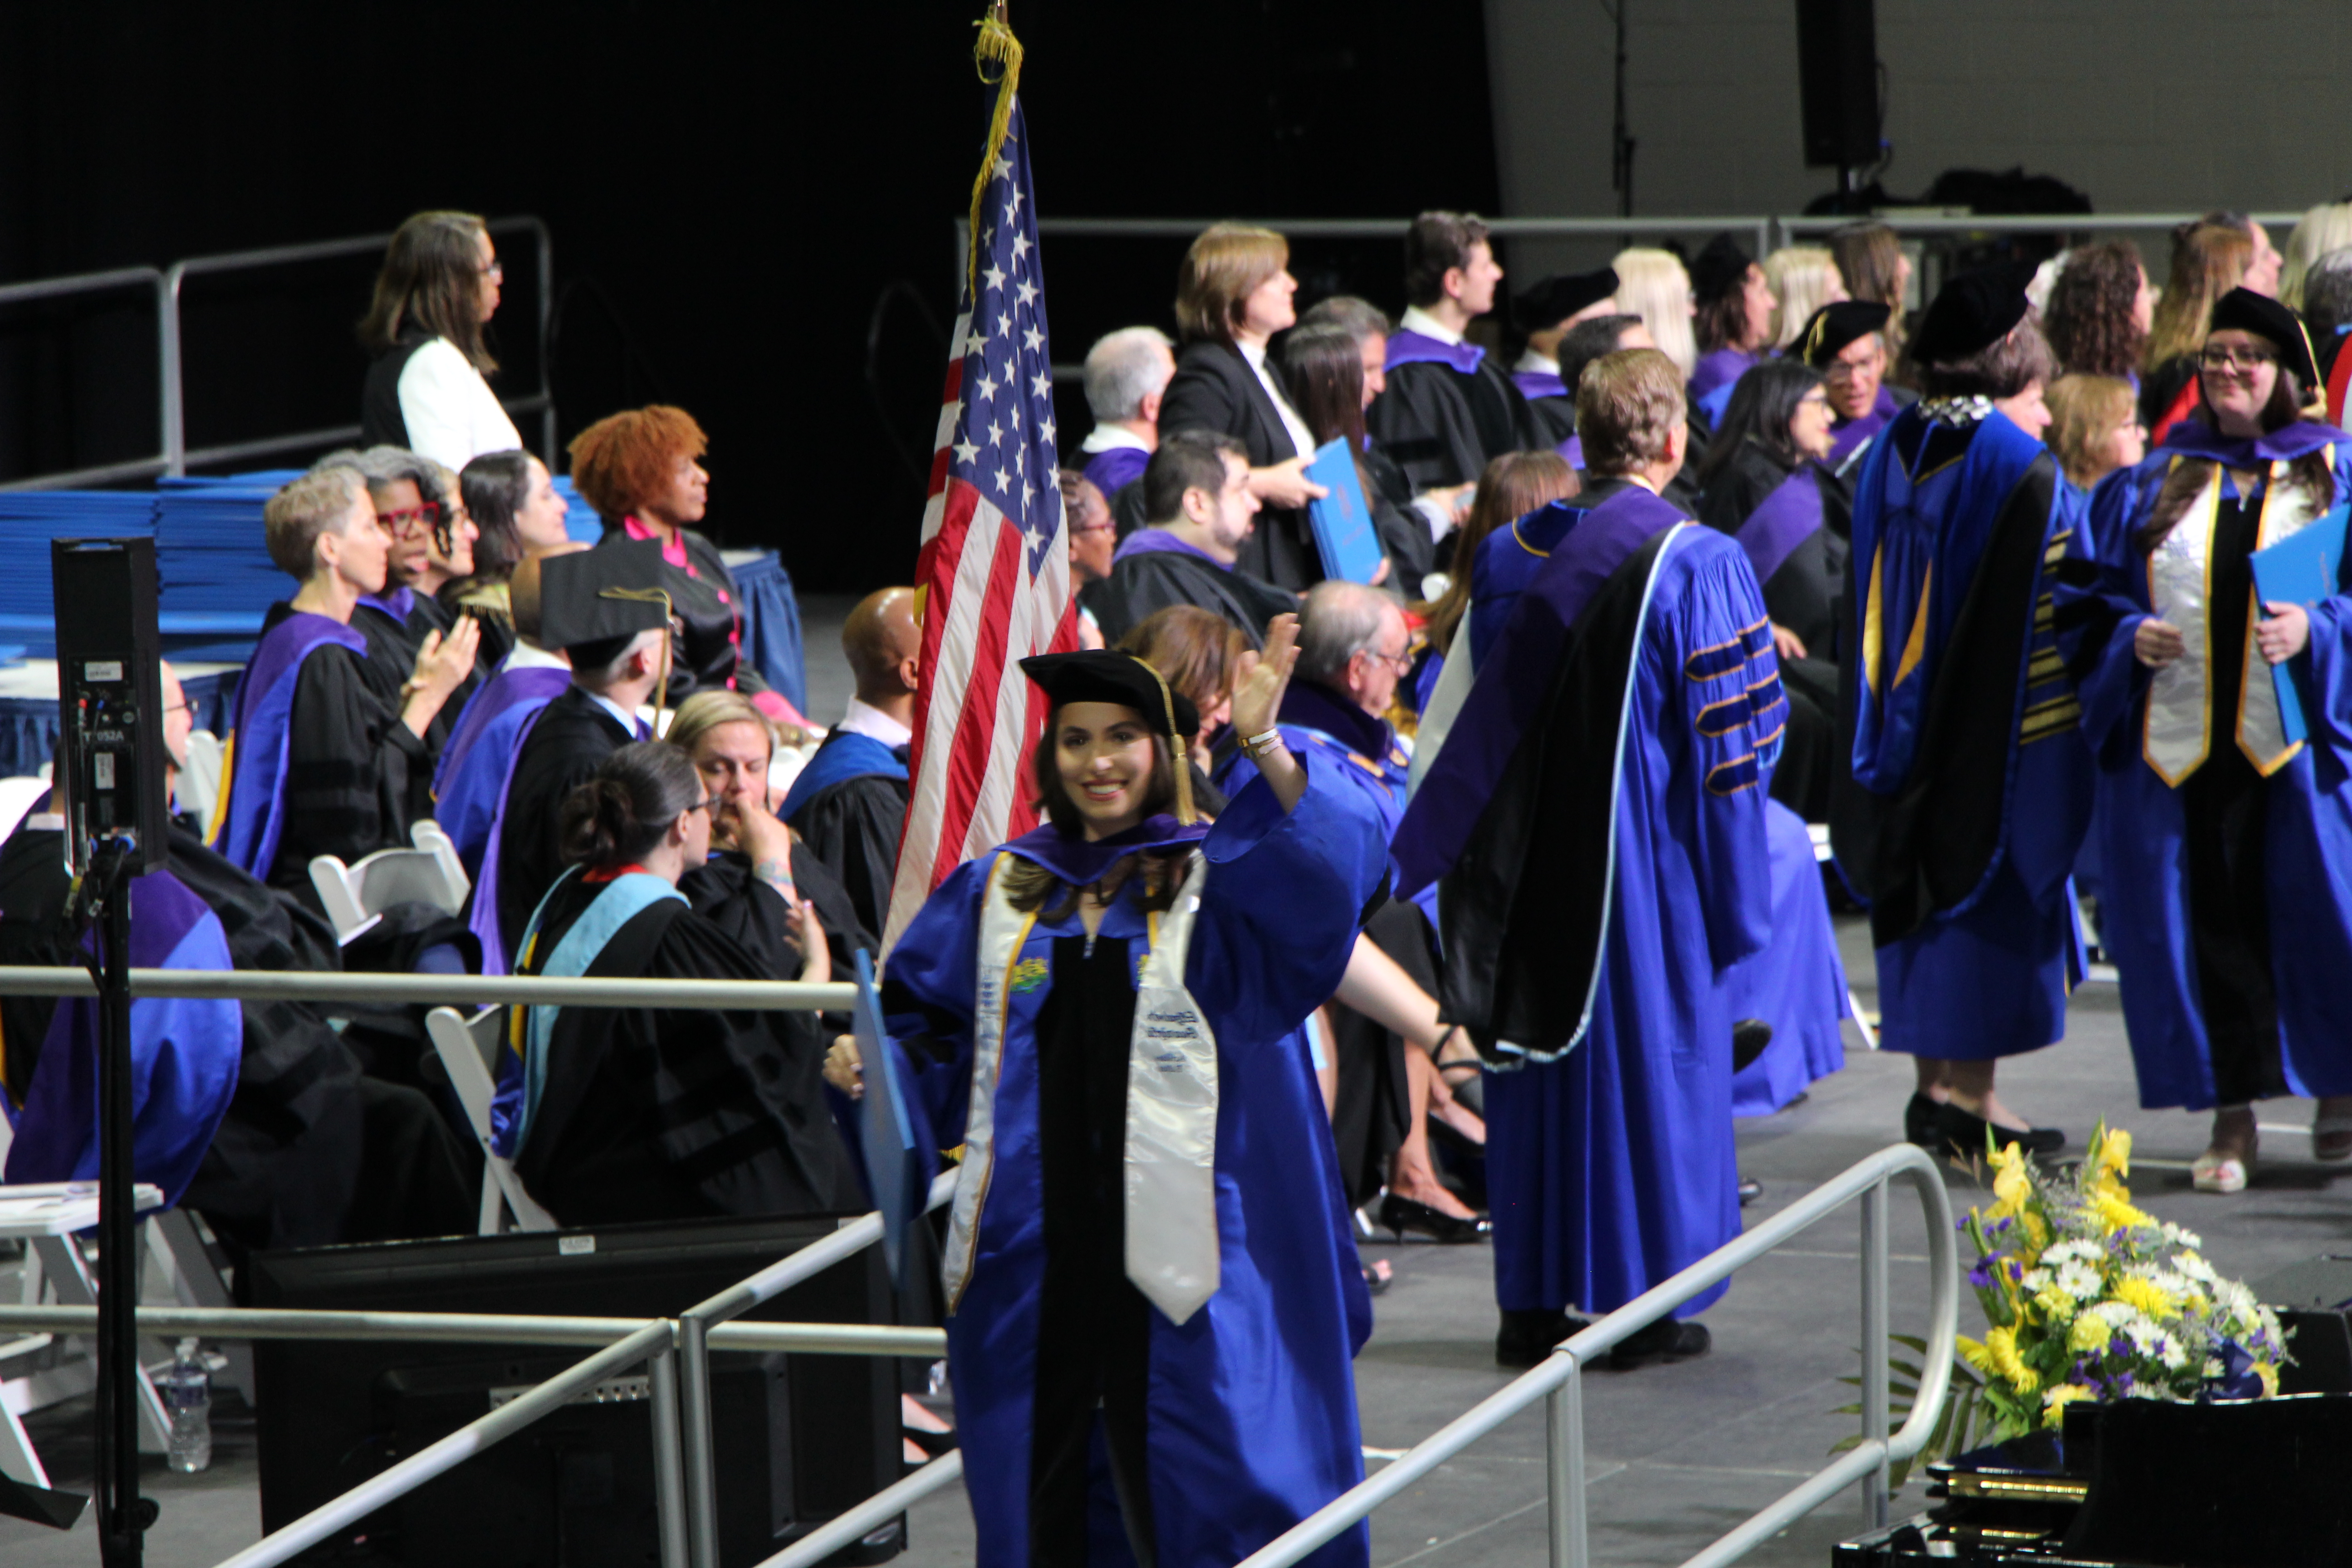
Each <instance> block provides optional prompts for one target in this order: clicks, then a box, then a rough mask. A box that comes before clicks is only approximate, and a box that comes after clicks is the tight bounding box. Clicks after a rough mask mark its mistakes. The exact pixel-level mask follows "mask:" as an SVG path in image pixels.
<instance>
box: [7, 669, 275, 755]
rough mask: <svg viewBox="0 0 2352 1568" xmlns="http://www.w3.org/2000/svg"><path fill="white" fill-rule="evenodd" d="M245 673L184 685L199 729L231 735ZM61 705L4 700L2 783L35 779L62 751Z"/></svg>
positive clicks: (221, 673)
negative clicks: (230, 724)
mask: <svg viewBox="0 0 2352 1568" xmlns="http://www.w3.org/2000/svg"><path fill="white" fill-rule="evenodd" d="M244 673H245V671H243V670H242V669H222V670H215V671H214V672H213V673H212V674H210V675H196V676H191V677H189V678H188V679H185V680H184V681H182V682H181V685H182V687H183V688H184V689H185V690H186V691H187V694H188V706H189V707H190V708H191V709H193V710H194V719H195V721H196V728H197V729H199V730H210V731H212V732H213V733H214V734H215V735H226V734H227V733H228V727H229V721H230V716H231V714H232V713H234V712H235V710H236V709H235V704H236V683H237V679H238V677H240V676H242V675H243V674H244ZM58 728H59V726H58V702H57V699H56V698H54V697H0V778H30V777H32V776H34V775H36V774H37V773H39V772H40V771H41V764H42V763H46V762H48V761H50V760H51V759H52V758H54V757H55V756H56V754H57V749H58Z"/></svg>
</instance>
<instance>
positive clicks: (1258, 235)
mask: <svg viewBox="0 0 2352 1568" xmlns="http://www.w3.org/2000/svg"><path fill="white" fill-rule="evenodd" d="M1297 291H1298V280H1297V279H1295V278H1293V277H1292V276H1291V275H1290V242H1289V241H1288V240H1286V239H1285V238H1283V237H1282V236H1280V235H1278V234H1276V233H1275V232H1274V230H1272V229H1270V228H1253V227H1251V226H1248V225H1246V224H1238V223H1220V224H1213V225H1211V226H1209V227H1208V228H1206V229H1203V230H1202V233H1201V237H1199V238H1198V239H1195V240H1194V241H1193V242H1192V248H1191V249H1189V250H1187V251H1186V252H1185V253H1184V260H1183V263H1182V265H1181V266H1180V267H1179V268H1177V269H1176V331H1177V334H1178V335H1179V336H1180V337H1181V339H1182V340H1183V343H1184V346H1183V348H1182V350H1181V352H1180V353H1178V354H1177V356H1176V374H1175V375H1174V376H1173V377H1172V378H1171V380H1170V381H1169V383H1168V389H1167V391H1166V392H1164V393H1162V394H1161V395H1160V437H1161V438H1162V439H1165V438H1166V437H1170V436H1173V435H1175V434H1176V433H1177V432H1179V431H1182V430H1209V431H1213V432H1215V433H1216V434H1218V435H1220V436H1231V437H1234V439H1235V440H1237V441H1239V442H1240V443H1241V444H1242V445H1243V447H1245V448H1246V449H1247V451H1248V455H1249V465H1250V493H1251V494H1252V495H1255V497H1257V499H1258V501H1259V503H1260V505H1261V507H1262V508H1263V510H1260V511H1259V513H1258V517H1257V530H1256V531H1255V532H1254V533H1253V534H1251V535H1250V537H1249V538H1248V539H1247V540H1246V541H1244V542H1243V544H1242V552H1241V559H1240V560H1239V561H1238V562H1236V563H1235V564H1236V565H1237V566H1238V567H1239V568H1240V569H1241V570H1242V571H1244V572H1246V573H1248V574H1250V575H1251V576H1253V577H1258V578H1262V579H1264V580H1265V581H1266V582H1269V583H1273V584H1277V585H1279V586H1281V587H1285V588H1290V589H1294V590H1295V589H1299V588H1304V587H1307V586H1308V585H1310V584H1314V583H1316V582H1318V581H1319V580H1321V578H1322V576H1323V569H1322V563H1321V560H1320V558H1319V557H1318V554H1317V553H1316V549H1315V539H1314V536H1313V535H1312V534H1311V533H1310V532H1309V531H1307V502H1308V501H1310V500H1317V499H1318V498H1320V497H1321V496H1322V495H1323V494H1324V493H1325V491H1324V489H1323V487H1322V486H1321V485H1318V484H1317V483H1315V482H1314V481H1313V480H1311V479H1308V478H1307V475H1306V472H1305V469H1306V465H1307V459H1308V458H1312V457H1314V455H1315V437H1314V433H1313V432H1311V431H1310V430H1308V429H1307V422H1306V420H1304V419H1302V418H1301V417H1299V414H1298V410H1297V407H1296V406H1295V405H1293V404H1292V403H1291V401H1290V394H1289V391H1288V390H1287V389H1286V388H1285V387H1284V385H1283V384H1282V379H1281V377H1280V375H1279V374H1277V373H1276V366H1275V365H1273V364H1271V363H1268V362H1267V359H1266V345H1267V344H1268V342H1271V341H1272V339H1273V337H1274V334H1275V333H1276V332H1279V331H1286V330H1287V329H1288V328H1289V327H1291V326H1293V325H1294V324H1296V323H1297V320H1298V311H1297V308H1296V307H1295V306H1294V305H1293V303H1292V296H1293V295H1295V294H1297ZM1146 521H1155V520H1149V519H1147V520H1146ZM1156 521H1166V520H1164V519H1160V520H1156Z"/></svg>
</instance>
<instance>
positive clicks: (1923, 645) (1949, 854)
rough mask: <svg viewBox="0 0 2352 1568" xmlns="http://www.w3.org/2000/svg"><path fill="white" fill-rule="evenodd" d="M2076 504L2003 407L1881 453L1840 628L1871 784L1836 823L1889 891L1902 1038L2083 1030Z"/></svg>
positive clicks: (1870, 893) (1908, 432)
mask: <svg viewBox="0 0 2352 1568" xmlns="http://www.w3.org/2000/svg"><path fill="white" fill-rule="evenodd" d="M2080 516H2081V513H2080V508H2079V505H2078V504H2077V503H2076V502H2075V500H2074V499H2073V497H2072V494H2071V492H2070V491H2069V489H2068V487H2066V486H2065V485H2063V484H2062V483H2059V482H2058V481H2057V478H2056V469H2055V466H2054V464H2053V461H2052V459H2051V458H2050V456H2049V454H2048V453H2047V452H2046V451H2045V450H2044V449H2043V447H2042V443H2041V442H2039V441H2037V440H2035V439H2034V438H2033V437H2031V436H2028V435H2027V434H2026V433H2025V432H2024V431H2022V430H2021V429H2020V428H2018V426H2016V425H2014V424H2012V423H2011V421H2010V420H2009V418H2008V416H2005V415H2003V414H2000V412H1998V411H1995V412H1993V413H1991V414H1990V415H1988V416H1986V417H1985V418H1984V419H1982V420H1980V421H1978V422H1977V423H1975V424H1974V425H1973V426H1952V425H1948V424H1944V423H1941V422H1937V421H1931V420H1929V419H1927V417H1926V416H1925V415H1924V414H1923V412H1922V410H1921V405H1913V406H1912V407H1910V408H1906V409H1905V410H1904V411H1903V412H1902V413H1901V414H1900V415H1899V416H1896V417H1895V420H1894V421H1893V422H1892V423H1891V424H1890V425H1889V426H1887V427H1886V429H1885V432H1884V433H1883V434H1882V435H1881V436H1879V437H1878V438H1877V439H1875V440H1874V442H1873V443H1872V444H1871V447H1870V453H1869V456H1868V457H1867V458H1865V459H1864V464H1863V469H1862V477H1861V480H1860V483H1859V484H1858V486H1857V487H1856V493H1855V497H1854V509H1853V548H1852V552H1851V553H1850V555H1849V557H1848V569H1849V572H1850V577H1849V582H1848V588H1847V593H1846V597H1845V605H1846V608H1845V616H1846V624H1845V626H1843V628H1842V631H1841V634H1840V653H1841V656H1842V674H1841V686H1842V689H1843V702H1844V704H1845V707H1846V709H1847V710H1848V713H1849V715H1850V717H1851V722H1852V725H1853V730H1852V733H1853V777H1852V784H1853V786H1855V791H1854V793H1853V794H1850V795H1843V799H1842V801H1841V803H1840V805H1838V806H1837V807H1835V808H1833V810H1832V835H1833V842H1834V843H1835V845H1836V847H1837V852H1838V858H1839V861H1840V864H1841V866H1842V867H1843V868H1844V869H1845V872H1846V876H1847V880H1848V881H1849V883H1850V884H1852V885H1853V888H1854V889H1855V891H1856V892H1857V893H1859V894H1861V895H1863V896H1864V897H1865V898H1867V899H1869V900H1871V902H1872V920H1873V926H1874V931H1873V935H1874V941H1875V942H1876V943H1877V951H1878V982H1879V996H1880V1002H1881V1006H1882V1009H1883V1012H1884V1016H1885V1022H1884V1023H1883V1025H1882V1026H1881V1029H1880V1035H1879V1039H1880V1043H1881V1045H1882V1047H1884V1048H1885V1049H1887V1050H1895V1051H1908V1052H1911V1053H1913V1054H1915V1055H1919V1056H1926V1057H1936V1058H1945V1059H1948V1060H1959V1061H1985V1060H1990V1059H1994V1058H2000V1057H2004V1056H2011V1055H2014V1054H2016V1053H2019V1052H2021V1051H2030V1050H2038V1049H2040V1048H2041V1047H2043V1046H2047V1045H2050V1044H2052V1043H2053V1042H2054V1041H2055V1040H2057V1039H2059V1038H2060V1037H2062V1036H2063V1034H2064V1033H2065V1028H2066V996H2067V994H2068V992H2069V990H2070V989H2071V987H2072V985H2073V984H2074V981H2075V980H2078V979H2079V978H2081V975H2082V951H2081V939H2080V933H2079V931H2078V929H2077V925H2076V921H2075V915H2074V895H2073V888H2072V884H2071V883H2070V881H2069V879H2068V877H2069V873H2070V872H2071V870H2072V868H2073V867H2074V857H2075V855H2076V853H2077V851H2078V850H2080V848H2081V847H2082V844H2083V839H2084V833H2085V831H2086V829H2087V827H2088V826H2089V816H2090V810H2091V797H2092V776H2091V763H2090V755H2089V752H2088V751H2087V750H2086V748H2085V747H2084V743H2083V739H2082V734H2081V731H2080V729H2079V727H2078V724H2077V708H2076V703H2075V698H2074V691H2073V688H2072V683H2071V682H2070V680H2069V679H2068V677H2067V675H2066V672H2065V671H2064V669H2063V668H2062V666H2061V663H2060V660H2059V657H2058V650H2057V644H2056V636H2055V632H2054V629H2053V599H2052V593H2053V586H2054V581H2055V575H2054V568H2055V566H2056V564H2057V562H2058V560H2059V558H2060V557H2061V556H2062V555H2063V553H2064V551H2065V549H2066V546H2067V542H2068V541H2069V540H2070V539H2071V538H2072V537H2073V535H2074V531H2076V529H2077V527H2078V524H2079V521H2080ZM1843 782H1844V781H1841V786H1842V791H1843ZM1863 792H1867V794H1866V796H1865V795H1864V793H1863Z"/></svg>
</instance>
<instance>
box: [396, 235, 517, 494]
mask: <svg viewBox="0 0 2352 1568" xmlns="http://www.w3.org/2000/svg"><path fill="white" fill-rule="evenodd" d="M505 281H506V269H505V268H504V267H502V266H500V265H499V253H498V249H497V247H495V246H493V245H492V244H491V243H490V236H489V231H488V228H486V227H485V226H483V223H482V220H481V219H480V218H478V217H476V216H474V215H473V214H472V213H450V212H431V213H418V214H417V215H416V216H414V217H412V218H410V219H409V220H408V221H407V222H406V223H404V224H402V225H401V226H400V228H399V230H398V232H396V233H394V235H393V237H392V243H391V244H390V245H389V246H387V247H385V248H384V253H383V270H382V271H380V272H378V273H377V274H376V279H375V298H374V300H373V301H372V302H371V303H370V304H369V306H368V313H367V315H366V316H365V317H364V318H363V319H362V321H361V322H360V342H361V343H362V345H364V346H365V347H366V349H367V351H368V352H369V353H372V354H373V355H374V356H375V363H373V364H372V365H370V366H369V367H368V374H367V381H366V383H365V384H364V385H363V386H362V389H361V393H360V435H361V438H362V440H363V441H364V442H365V443H366V444H367V445H369V446H371V447H407V448H408V449H409V450H410V451H412V452H421V453H423V454H424V455H425V457H428V458H432V459H433V460H434V461H435V462H436V463H439V464H440V465H441V466H442V467H444V468H453V469H455V468H464V467H465V466H466V465H467V463H470V462H472V461H473V460H474V459H475V458H478V457H480V456H481V455H482V454H483V453H484V452H510V451H512V450H514V449H515V448H516V447H520V446H521V445H522V437H521V436H520V434H519V433H518V432H517V431H516V429H515V426H514V421H513V420H511V419H509V418H508V417H507V411H506V409H505V408H504V407H502V406H501V405H499V397H498V394H496V393H494V392H492V391H491V390H490V385H489V383H488V382H487V381H485V380H483V379H482V378H483V377H484V376H487V375H489V374H492V373H493V372H495V371H496V370H497V369H498V368H499V362H498V361H496V360H494V359H492V358H491V357H490V351H489V349H488V346H487V345H486V344H485V343H484V342H483V341H482V328H483V327H484V325H486V324H487V323H488V321H489V319H490V317H491V316H492V315H494V314H496V313H497V311H498V308H499V286H500V285H501V284H503V283H504V282H505Z"/></svg>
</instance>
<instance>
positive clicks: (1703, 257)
mask: <svg viewBox="0 0 2352 1568" xmlns="http://www.w3.org/2000/svg"><path fill="white" fill-rule="evenodd" d="M1755 265H1756V258H1754V257H1752V256H1750V255H1748V252H1747V251H1746V250H1744V249H1742V248H1741V247H1740V244H1739V242H1738V240H1736V239H1734V238H1732V237H1731V236H1729V235H1728V234H1718V235H1717V236H1716V237H1714V238H1713V239H1710V240H1708V241H1707V242H1706V249H1704V250H1702V251H1700V252H1699V253H1698V256H1697V258H1696V259H1695V260H1693V261H1692V262H1691V267H1690V279H1691V297H1692V298H1693V299H1695V300H1697V301H1698V302H1699V303H1700V304H1702V305H1705V304H1707V303H1710V302H1711V301H1713V300H1720V299H1723V298H1725V297H1726V296H1727V295H1729V294H1730V293H1731V292H1732V291H1733V290H1735V289H1738V287H1739V286H1740V285H1741V284H1742V283H1745V282H1746V281H1747V280H1748V268H1750V267H1753V266H1755Z"/></svg>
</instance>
